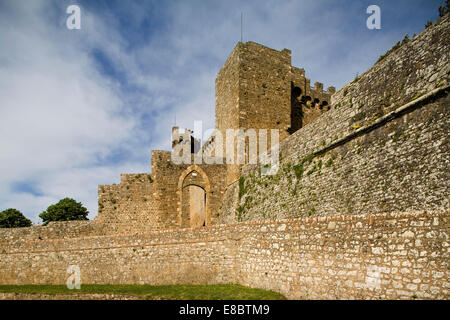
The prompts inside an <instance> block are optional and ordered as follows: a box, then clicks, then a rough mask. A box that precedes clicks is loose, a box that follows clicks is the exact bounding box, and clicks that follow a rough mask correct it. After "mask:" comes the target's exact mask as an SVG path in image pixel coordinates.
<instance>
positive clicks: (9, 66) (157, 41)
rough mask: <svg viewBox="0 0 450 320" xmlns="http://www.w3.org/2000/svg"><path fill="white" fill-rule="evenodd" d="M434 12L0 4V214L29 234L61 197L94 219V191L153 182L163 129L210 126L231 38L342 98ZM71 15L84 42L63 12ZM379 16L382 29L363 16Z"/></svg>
mask: <svg viewBox="0 0 450 320" xmlns="http://www.w3.org/2000/svg"><path fill="white" fill-rule="evenodd" d="M443 3H444V1H440V0H420V1H419V0H417V1H412V0H408V1H407V0H404V1H392V0H390V1H388V0H385V1H364V0H362V1H361V0H354V1H353V0H341V1H337V0H336V1H333V0H314V1H312V0H311V1H300V0H295V1H294V0H292V1H287V0H286V1H283V0H272V1H264V0H257V1H228V0H227V1H194V0H192V1H191V0H184V1H145V0H141V1H131V0H127V1H120V0H108V1H107V0H96V1H92V0H91V1H88V0H85V1H83V0H78V1H76V0H33V1H26V0H0V48H1V50H0V148H1V153H0V182H1V183H0V210H3V209H7V208H10V207H13V208H17V209H19V210H21V211H22V212H23V213H24V214H25V215H26V216H27V217H29V218H30V219H32V220H33V221H34V222H35V223H36V222H39V219H38V215H39V214H40V213H41V212H42V211H43V210H45V209H46V208H47V207H48V206H49V205H50V204H53V203H55V202H57V201H58V200H59V199H61V198H64V197H72V198H75V199H76V200H78V201H81V202H82V203H83V204H84V205H86V206H87V208H88V209H89V211H90V218H93V217H95V215H96V214H97V185H99V184H112V183H119V180H120V173H138V172H149V171H150V150H152V149H159V150H169V147H170V132H171V126H172V125H173V124H174V118H175V116H176V118H177V125H179V126H181V127H188V128H192V127H193V123H194V120H202V121H203V123H204V125H203V127H204V129H206V128H212V127H213V126H214V79H215V77H216V74H217V72H218V71H219V69H220V67H221V66H222V64H223V63H224V62H225V60H226V58H227V56H228V55H229V53H230V52H231V51H232V49H233V48H234V46H235V45H236V43H237V42H238V41H239V39H240V15H241V12H243V14H244V32H243V33H244V41H249V40H251V41H255V42H258V43H261V44H264V45H266V46H269V47H272V48H275V49H277V50H281V49H283V48H288V49H291V50H292V64H293V65H294V66H297V67H302V68H305V70H306V75H307V77H308V78H310V79H311V83H314V82H315V81H320V82H323V83H324V87H327V86H335V87H337V88H338V89H339V88H341V87H342V86H343V85H344V84H345V83H347V82H349V81H351V80H353V79H354V77H355V75H356V74H357V73H359V74H361V73H363V72H364V71H366V70H367V69H368V68H369V67H371V66H372V65H373V64H374V63H375V61H376V60H377V59H378V57H379V56H380V55H381V54H383V53H385V52H386V51H387V50H388V49H390V48H391V47H392V46H393V45H394V44H395V43H396V42H397V41H398V40H401V39H402V38H403V37H404V36H405V34H406V33H408V34H409V35H412V34H414V33H417V34H418V33H420V32H421V31H422V30H423V29H424V24H425V22H426V21H427V20H429V19H432V20H433V21H435V20H436V19H437V17H438V10H437V8H438V7H439V5H440V4H443ZM72 4H77V5H79V6H80V7H81V30H68V29H67V28H66V19H67V17H68V15H67V14H66V8H67V6H69V5H72ZM371 4H376V5H378V6H380V8H381V30H369V29H367V28H366V19H367V17H368V14H366V8H367V7H368V6H369V5H371Z"/></svg>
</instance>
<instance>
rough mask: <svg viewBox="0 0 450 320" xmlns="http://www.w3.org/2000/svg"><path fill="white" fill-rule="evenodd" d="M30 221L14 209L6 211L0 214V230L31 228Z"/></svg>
mask: <svg viewBox="0 0 450 320" xmlns="http://www.w3.org/2000/svg"><path fill="white" fill-rule="evenodd" d="M31 224H32V223H31V220H29V219H27V218H26V217H25V216H24V215H23V213H22V212H20V211H19V210H16V209H6V210H4V211H2V212H0V228H20V227H31Z"/></svg>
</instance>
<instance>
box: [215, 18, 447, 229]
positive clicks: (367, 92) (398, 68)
mask: <svg viewBox="0 0 450 320" xmlns="http://www.w3.org/2000/svg"><path fill="white" fill-rule="evenodd" d="M449 17H450V15H447V16H446V17H445V18H443V19H441V20H440V21H439V23H437V24H436V25H434V26H433V27H432V28H428V29H426V30H425V31H424V32H423V33H422V34H420V35H418V36H416V37H415V38H414V39H412V40H410V41H406V42H405V43H404V44H403V45H402V46H401V47H400V48H398V49H397V50H395V51H394V52H392V53H391V54H390V55H388V56H387V57H385V58H384V59H383V60H381V61H380V62H378V63H377V64H376V65H375V66H374V67H372V68H371V69H370V70H368V71H367V72H366V73H364V74H363V75H362V76H361V77H360V78H359V79H355V80H354V81H353V82H352V83H350V84H349V85H347V86H345V87H344V88H343V89H341V90H340V91H339V92H337V93H336V94H335V95H333V97H332V101H333V104H332V109H331V110H330V111H328V112H326V113H324V114H323V115H321V116H320V117H319V118H318V119H316V120H315V121H314V122H312V123H309V124H308V125H306V126H305V127H303V128H301V129H300V130H298V131H297V132H296V133H294V134H293V135H292V136H290V137H288V138H287V139H285V140H283V141H282V142H281V144H280V153H281V164H280V170H279V172H278V174H277V175H274V176H269V177H267V176H266V177H261V176H260V175H259V169H258V168H256V167H255V166H251V165H247V166H245V167H243V168H242V177H241V183H242V182H243V184H242V185H241V187H240V188H236V187H235V188H234V190H235V192H234V193H232V192H228V193H227V194H232V196H234V197H235V196H236V192H239V190H241V191H240V199H239V202H238V206H237V207H234V208H232V207H230V206H228V207H222V208H223V211H222V212H221V215H222V216H223V219H224V221H227V220H230V219H229V218H227V217H233V216H235V217H237V219H238V220H260V219H268V218H270V219H283V218H295V217H299V216H305V215H335V214H360V213H363V212H367V211H369V212H390V211H408V210H445V209H447V208H448V207H449V198H448V196H447V195H448V194H449V193H450V183H449V181H450V180H449V174H448V168H449V167H450V165H449V157H448V155H449V145H448V132H449V131H448V128H449V125H450V119H449V117H448V112H449V109H448V107H449V98H448V91H449V87H448V85H449V72H450V63H449V52H450V38H449V37H448V36H447V35H446V33H448V29H449V27H450V22H449V20H450V18H449ZM237 184H238V182H235V185H237ZM225 201H226V200H225Z"/></svg>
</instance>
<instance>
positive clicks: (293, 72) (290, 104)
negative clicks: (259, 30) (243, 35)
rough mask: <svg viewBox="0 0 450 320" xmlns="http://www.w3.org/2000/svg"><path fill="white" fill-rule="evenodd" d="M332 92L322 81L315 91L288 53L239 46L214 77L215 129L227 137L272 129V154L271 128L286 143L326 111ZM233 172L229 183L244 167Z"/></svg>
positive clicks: (254, 46)
mask: <svg viewBox="0 0 450 320" xmlns="http://www.w3.org/2000/svg"><path fill="white" fill-rule="evenodd" d="M332 92H333V88H332V87H331V88H329V91H328V92H326V93H325V92H323V85H322V84H321V83H318V82H316V84H315V87H314V88H311V87H310V80H309V79H307V78H306V77H305V71H304V70H303V69H299V68H295V67H292V66H291V51H290V50H288V49H283V50H281V51H277V50H274V49H271V48H268V47H265V46H262V45H260V44H257V43H254V42H246V43H242V42H239V43H238V44H237V45H236V47H235V48H234V50H233V52H232V53H231V54H230V56H229V57H228V59H227V61H226V62H225V64H224V65H223V67H222V69H221V70H220V71H219V73H218V75H217V78H216V129H218V130H220V131H221V132H222V134H223V136H224V137H225V131H226V130H227V129H239V128H242V129H244V130H248V129H255V130H256V131H257V132H259V130H260V129H268V133H269V134H268V149H270V147H271V145H270V142H271V137H270V129H278V130H279V139H280V141H281V140H283V139H285V138H286V137H288V136H289V135H291V134H293V133H294V132H295V131H297V130H298V129H300V128H301V127H303V126H305V125H307V124H308V123H310V122H311V121H313V120H314V119H315V118H317V117H318V116H320V115H321V114H322V113H323V112H325V111H327V110H328V108H329V102H330V96H331V93H332ZM235 148H236V146H235ZM246 150H247V148H246ZM235 154H236V152H235ZM229 167H230V168H229V170H228V171H229V172H228V175H227V182H228V183H231V182H233V181H235V180H236V179H238V178H239V168H240V165H231V166H229Z"/></svg>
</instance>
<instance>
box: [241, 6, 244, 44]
mask: <svg viewBox="0 0 450 320" xmlns="http://www.w3.org/2000/svg"><path fill="white" fill-rule="evenodd" d="M243 20H244V14H243V13H242V11H241V42H242V28H243Z"/></svg>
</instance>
